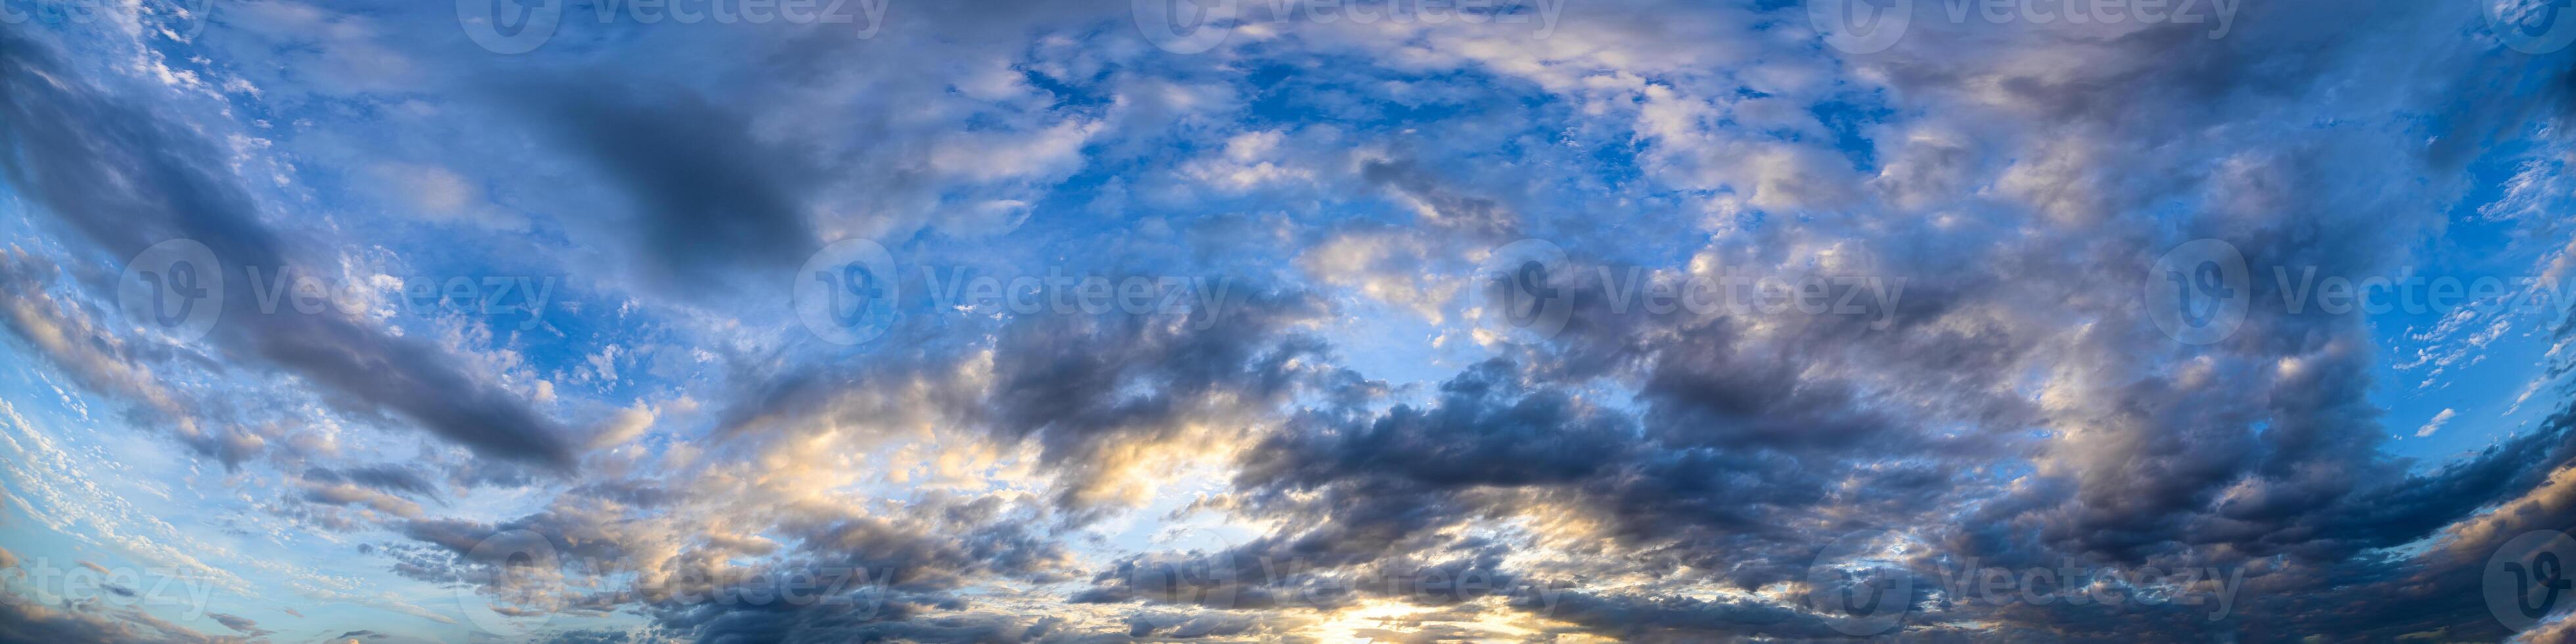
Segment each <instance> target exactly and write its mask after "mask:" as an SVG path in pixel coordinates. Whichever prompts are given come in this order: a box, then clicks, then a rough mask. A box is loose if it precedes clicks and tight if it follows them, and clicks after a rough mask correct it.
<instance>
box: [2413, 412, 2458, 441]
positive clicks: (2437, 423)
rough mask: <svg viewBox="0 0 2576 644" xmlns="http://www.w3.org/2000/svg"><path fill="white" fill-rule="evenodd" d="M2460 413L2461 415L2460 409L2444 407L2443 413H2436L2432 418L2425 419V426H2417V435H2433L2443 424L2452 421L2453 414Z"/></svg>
mask: <svg viewBox="0 0 2576 644" xmlns="http://www.w3.org/2000/svg"><path fill="white" fill-rule="evenodd" d="M2458 415H2460V412H2459V410H2456V409H2450V408H2447V407H2446V408H2443V409H2442V413H2439V414H2434V415H2433V419H2432V420H2428V421H2424V426H2423V427H2417V428H2415V437H2416V438H2423V437H2426V436H2431V435H2433V432H2436V431H2440V430H2441V429H2442V425H2444V424H2446V423H2449V422H2451V417H2452V416H2458Z"/></svg>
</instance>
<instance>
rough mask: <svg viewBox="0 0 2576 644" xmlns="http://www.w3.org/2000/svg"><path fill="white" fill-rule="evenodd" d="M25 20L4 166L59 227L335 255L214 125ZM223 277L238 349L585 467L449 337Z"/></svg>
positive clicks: (277, 258) (103, 239)
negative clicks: (266, 189)
mask: <svg viewBox="0 0 2576 644" xmlns="http://www.w3.org/2000/svg"><path fill="white" fill-rule="evenodd" d="M19 29H20V27H19V26H11V27H10V28H8V29H0V89H5V92H0V94H5V96H0V114H5V115H6V118H5V120H0V144H5V145H6V146H7V147H8V149H9V150H11V151H12V153H11V154H8V155H5V156H0V170H5V171H6V173H7V174H6V176H7V177H8V179H9V181H10V183H12V184H13V185H14V186H16V187H17V188H18V190H19V191H20V192H21V193H22V194H25V195H27V196H29V197H31V198H32V200H33V201H34V202H35V203H37V204H40V205H41V206H42V210H43V211H45V212H46V213H48V214H50V215H52V216H53V217H54V219H53V221H54V222H55V223H56V224H57V225H60V226H62V227H63V228H65V229H67V230H69V231H73V232H77V233H78V234H80V235H81V236H82V237H83V238H86V239H87V240H89V241H90V242H91V243H92V244H94V245H95V247H96V248H97V249H98V251H100V252H101V253H103V254H104V255H106V256H109V257H115V258H118V259H119V260H120V261H121V260H122V259H123V258H129V257H133V256H134V255H135V254H137V253H139V252H141V251H142V250H143V249H144V248H146V247H148V246H150V245H152V244H154V243H158V242H160V241H163V240H168V239H182V238H184V239H193V240H196V241H198V242H200V243H203V244H205V245H206V246H207V247H208V248H210V249H212V250H213V251H214V254H215V256H216V257H217V258H218V259H219V260H221V261H222V262H223V263H224V265H225V266H227V267H244V266H259V267H264V268H265V269H266V270H280V269H281V268H282V267H286V266H293V265H330V263H331V262H332V261H333V260H331V259H330V258H323V257H308V256H304V255H301V254H299V253H298V252H297V251H296V250H295V249H296V248H297V246H296V244H295V242H293V241H290V238H291V237H292V235H290V234H286V233H281V232H279V231H277V230H274V229H272V228H270V227H269V226H268V225H267V224H266V223H265V222H264V221H263V220H262V218H261V216H260V215H259V209H258V207H257V206H256V204H255V202H254V200H253V199H252V198H251V196H250V195H249V194H247V193H246V192H245V191H244V190H243V189H242V187H241V186H239V185H237V184H236V183H235V180H234V179H233V178H232V176H231V171H230V170H229V169H228V168H227V167H226V165H225V162H224V158H225V157H224V155H222V154H221V153H219V152H218V151H217V150H215V149H214V148H213V147H212V146H211V145H210V144H209V143H208V142H206V141H204V140H202V138H201V137H200V135H198V134H197V133H195V132H194V131H192V130H191V129H190V128H188V127H186V126H184V125H181V124H177V123H172V122H170V121H169V120H167V119H165V118H164V117H162V116H161V115H159V114H156V113H154V112H151V111H149V110H145V109H140V108H137V107H134V106H133V105H132V104H130V102H128V101H126V100H124V99H122V98H119V97H118V96H116V95H113V94H111V93H109V92H108V91H106V90H103V89H100V88H97V87H93V86H90V85H88V84H86V83H85V82H83V81H81V80H79V79H81V78H82V76H81V75H80V74H78V73H74V72H73V71H71V70H70V69H68V68H67V67H66V66H65V65H64V64H63V63H62V61H61V60H59V58H58V56H59V54H57V53H56V52H55V51H54V50H53V48H52V47H51V46H50V45H48V44H46V43H44V42H41V41H39V40H36V39H32V38H29V37H27V36H25V35H23V34H21V33H19ZM223 279H224V280H226V285H227V288H226V290H225V294H226V297H227V301H226V302H223V303H222V304H223V305H224V306H225V307H226V310H227V311H228V312H229V313H231V314H230V315H228V316H227V317H225V318H224V319H222V321H221V322H220V323H219V324H218V325H217V326H216V327H215V332H214V333H213V334H212V335H209V336H207V337H208V339H210V340H212V341H213V342H214V344H215V346H216V347H218V348H219V349H221V350H222V351H223V352H224V353H225V354H226V355H228V356H231V357H235V358H239V359H243V360H244V362H245V363H249V364H266V365H273V366H274V367H276V368H278V369H280V370H282V371H284V372H286V373H288V374H291V375H294V376H296V377H298V378H300V379H301V380H303V381H304V382H307V383H310V384H311V385H312V386H314V387H315V388H316V389H317V390H318V391H319V392H321V393H322V394H323V395H324V397H325V398H326V399H328V400H330V401H331V402H334V403H336V404H338V405H339V406H341V407H343V408H345V409H348V410H351V411H355V412H359V413H368V414H372V413H378V412H379V411H380V410H381V411H389V412H392V413H393V414H394V415H397V416H400V417H402V418H405V419H408V420H409V421H411V422H413V423H416V424H418V425H420V426H421V427H423V428H424V429H428V430H430V431H431V432H434V433H436V434H438V435H440V436H442V437H445V438H447V439H449V440H453V441H455V442H457V443H460V444H463V445H465V446H467V447H470V448H473V449H474V450H475V451H476V453H478V454H480V455H483V456H486V457H491V458H499V459H515V460H522V461H528V462H534V463H541V464H545V465H548V466H554V467H569V466H570V465H571V463H572V454H571V450H570V448H569V447H568V446H567V445H566V443H565V441H564V438H562V436H563V435H564V430H562V429H561V428H559V427H556V426H555V423H554V422H553V421H551V420H549V419H547V418H545V417H544V416H542V415H540V414H538V413H537V412H535V411H533V410H530V409H528V408H527V406H526V404H525V403H524V401H522V400H520V399H519V397H518V396H517V395H515V394H512V393H511V392H509V391H508V390H506V389H503V388H501V387H500V386H498V385H496V384H493V383H491V382H489V381H487V380H485V379H482V378H478V377H476V376H475V375H474V374H472V373H470V372H468V371H466V370H465V368H464V367H463V366H461V365H458V364H456V363H455V362H454V361H453V360H451V359H449V358H448V357H447V356H445V355H444V354H443V353H442V352H441V351H440V350H439V349H438V348H437V347H435V346H433V345H430V344H428V343H426V342H423V341H420V340H416V339H409V338H402V337H395V336H391V335H387V334H385V333H381V332H378V331H376V330H373V329H370V328H368V327H366V326H363V325H361V324H359V323H358V322H355V321H352V320H349V319H346V318H342V317H338V316H333V315H261V314H257V313H254V312H255V311H256V310H257V308H256V306H257V303H256V302H254V301H253V299H254V297H255V296H254V295H253V293H254V289H252V288H251V284H250V283H249V279H248V278H247V277H244V276H240V275H235V274H233V273H231V272H230V271H227V272H226V274H225V275H224V276H223ZM109 293H112V291H109ZM106 299H108V300H112V299H113V298H112V297H108V298H106Z"/></svg>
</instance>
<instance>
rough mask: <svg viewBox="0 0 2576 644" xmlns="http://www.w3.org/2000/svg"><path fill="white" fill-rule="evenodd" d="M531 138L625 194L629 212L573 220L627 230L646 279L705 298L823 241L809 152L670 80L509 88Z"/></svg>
mask: <svg viewBox="0 0 2576 644" xmlns="http://www.w3.org/2000/svg"><path fill="white" fill-rule="evenodd" d="M515 90H516V93H518V94H520V96H514V97H511V98H510V99H508V100H511V101H514V102H519V103H522V104H524V105H526V106H527V109H528V110H529V115H530V116H531V117H533V118H534V119H536V122H535V123H534V127H535V128H536V129H537V130H538V132H539V135H538V136H539V138H540V139H542V140H547V141H549V142H551V143H553V144H554V145H555V146H558V147H560V148H561V149H563V150H565V151H566V152H568V153H570V154H572V155H574V157H575V158H578V159H581V160H583V161H586V162H588V163H589V164H590V165H591V166H592V171H593V172H595V173H596V174H597V175H598V176H599V177H601V178H602V179H605V180H606V182H607V184H608V185H609V186H611V187H613V188H614V189H615V190H616V191H617V192H619V193H622V194H623V196H625V197H626V199H627V201H628V202H627V203H626V204H624V206H625V210H626V211H627V212H631V213H633V216H632V217H628V218H614V219H610V220H606V221H601V220H596V219H594V218H598V217H601V216H602V215H603V213H604V212H615V210H612V209H601V211H598V212H582V213H568V214H570V215H572V217H571V220H574V221H583V222H587V223H590V224H593V225H600V226H604V227H607V228H610V229H615V230H623V231H630V232H629V233H628V234H632V235H634V236H635V237H636V247H635V249H634V252H633V255H632V256H631V257H629V258H628V259H629V261H630V262H632V263H633V265H634V267H635V269H636V270H637V272H639V273H640V274H642V275H644V276H645V277H647V278H648V279H649V280H651V282H652V283H656V284H665V285H669V287H670V288H672V289H674V290H675V292H684V293H693V294H695V295H697V296H701V297H708V296H713V295H715V294H718V293H722V292H726V289H729V288H739V287H741V286H742V281H743V280H748V279H758V280H765V281H764V282H762V283H767V281H778V282H781V283H783V280H780V279H778V278H779V277H781V276H784V275H786V274H788V273H790V272H793V269H794V268H795V267H796V265H797V264H798V263H800V262H802V260H803V258H804V257H805V256H806V255H809V254H812V253H813V252H814V251H815V250H816V249H819V248H821V247H822V246H823V243H822V242H820V241H817V240H816V239H815V238H814V234H813V232H812V231H811V226H810V225H809V224H808V223H807V222H806V217H805V207H806V205H807V204H806V201H805V195H804V194H803V193H802V192H801V190H802V189H801V188H800V186H805V185H809V184H812V183H813V182H814V181H815V180H817V179H820V178H822V174H821V172H820V171H819V170H816V169H814V168H812V167H809V165H808V161H807V157H808V155H809V154H811V153H810V152H809V151H806V150H802V149H799V148H797V147H796V146H795V145H794V144H793V143H790V142H770V141H763V140H761V139H759V138H757V137H755V136H754V134H753V132H752V131H751V123H750V116H749V115H747V114H745V113H743V112H741V111H739V110H736V109H732V108H728V107H724V106H720V105H717V104H715V103H713V102H710V101H709V100H708V99H707V98H705V97H703V96H701V95H699V94H697V93H696V92H694V91H692V90H689V89H686V88H682V87H676V86H660V87H654V88H650V89H647V88H641V87H635V86H630V85H622V84H618V83H616V82H614V81H610V80H598V79H594V78H589V77H585V78H567V79H558V81H557V82H550V83H545V84H527V85H522V86H518V87H516V88H515Z"/></svg>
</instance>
